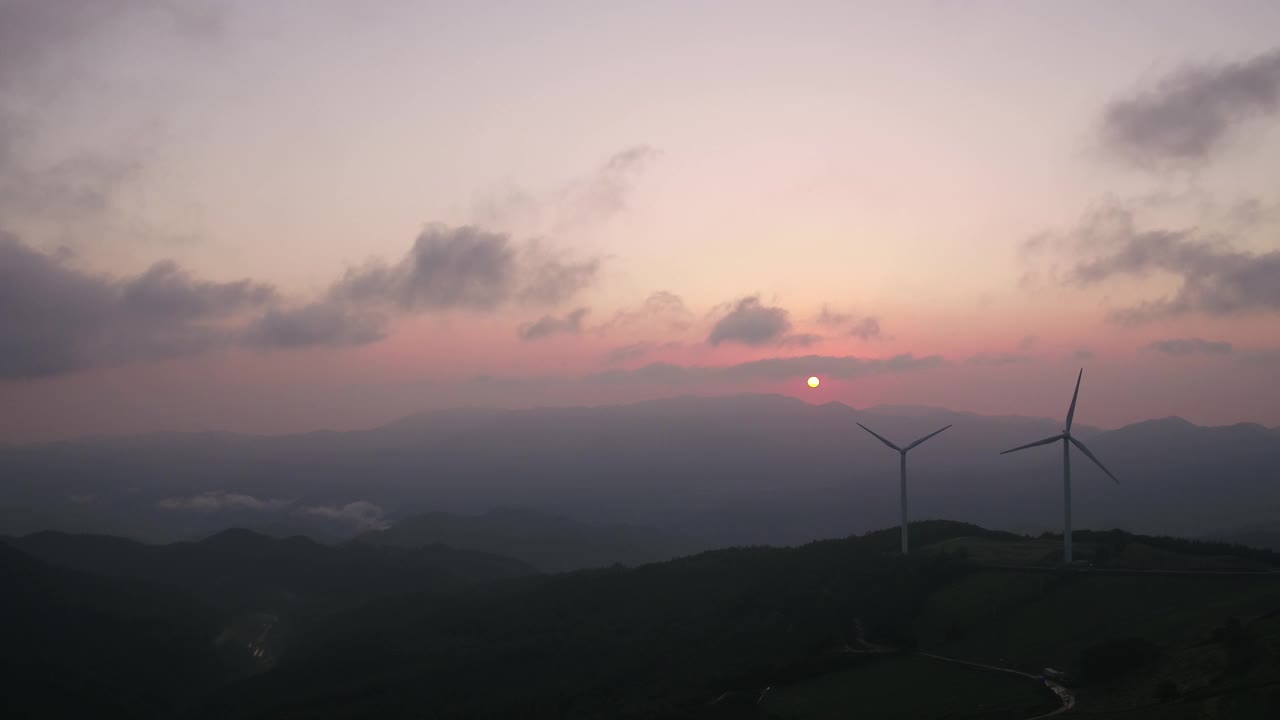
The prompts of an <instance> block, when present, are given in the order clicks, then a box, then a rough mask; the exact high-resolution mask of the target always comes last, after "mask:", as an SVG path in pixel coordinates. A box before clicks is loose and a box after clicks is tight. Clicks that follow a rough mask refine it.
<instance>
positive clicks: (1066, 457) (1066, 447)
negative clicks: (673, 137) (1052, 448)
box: [1000, 368, 1120, 563]
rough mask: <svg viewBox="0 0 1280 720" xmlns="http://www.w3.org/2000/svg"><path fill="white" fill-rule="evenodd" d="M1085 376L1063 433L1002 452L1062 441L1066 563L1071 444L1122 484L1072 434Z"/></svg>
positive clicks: (1067, 555)
mask: <svg viewBox="0 0 1280 720" xmlns="http://www.w3.org/2000/svg"><path fill="white" fill-rule="evenodd" d="M1083 377H1084V368H1081V369H1080V374H1079V375H1077V376H1076V391H1075V393H1074V394H1073V395H1072V396H1071V409H1070V410H1067V426H1066V427H1065V428H1063V430H1062V434H1060V435H1054V436H1053V437H1050V438H1045V439H1044V440H1037V441H1035V442H1033V443H1027V444H1026V445H1020V446H1018V447H1016V448H1013V449H1012V450H1005V451H1004V452H1002V453H1000V454H1001V455H1005V454H1007V453H1011V452H1017V451H1019V450H1026V449H1027V448H1033V447H1036V446H1038V445H1049V444H1051V443H1056V442H1058V441H1059V440H1061V441H1062V561H1063V562H1065V563H1070V562H1071V446H1072V445H1075V446H1076V448H1078V449H1079V450H1080V452H1082V453H1084V456H1085V457H1087V458H1089V459H1090V460H1092V461H1093V462H1094V464H1095V465H1097V466H1098V467H1100V468H1102V472H1104V473H1106V474H1107V477H1109V478H1111V479H1112V480H1115V483H1116V484H1117V485H1119V484H1120V481H1119V480H1117V479H1116V476H1115V475H1112V474H1111V471H1110V470H1108V469H1107V467H1106V466H1105V465H1103V464H1102V461H1101V460H1099V459H1098V458H1096V457H1094V454H1093V453H1091V452H1089V448H1087V447H1085V446H1084V443H1082V442H1080V441H1079V440H1077V439H1075V438H1074V437H1072V436H1071V420H1072V419H1073V418H1075V416H1076V398H1078V397H1079V396H1080V379H1081V378H1083Z"/></svg>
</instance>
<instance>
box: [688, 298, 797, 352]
mask: <svg viewBox="0 0 1280 720" xmlns="http://www.w3.org/2000/svg"><path fill="white" fill-rule="evenodd" d="M790 330H791V319H790V313H788V312H787V311H786V310H785V309H783V308H780V307H769V306H767V305H763V304H761V303H760V298H759V297H755V296H752V297H746V298H743V299H741V300H739V301H738V302H737V303H736V304H735V305H734V306H733V309H732V310H730V311H729V313H728V314H727V315H725V316H724V317H722V318H720V320H719V321H717V322H716V324H715V326H714V327H712V328H711V335H710V336H709V337H708V338H707V342H709V343H711V344H712V345H719V344H720V343H724V342H737V343H742V344H744V345H772V344H775V343H778V342H780V341H781V340H782V339H783V338H784V337H786V335H787V332H788V331H790Z"/></svg>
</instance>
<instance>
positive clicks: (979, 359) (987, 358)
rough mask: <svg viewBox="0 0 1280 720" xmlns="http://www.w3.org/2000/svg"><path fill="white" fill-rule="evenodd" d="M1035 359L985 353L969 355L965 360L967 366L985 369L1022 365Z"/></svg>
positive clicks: (1017, 355) (1009, 354) (1016, 355)
mask: <svg viewBox="0 0 1280 720" xmlns="http://www.w3.org/2000/svg"><path fill="white" fill-rule="evenodd" d="M1034 359H1035V358H1033V357H1031V356H1030V355H1021V354H1016V353H987V352H982V353H978V354H976V355H971V356H969V357H968V358H966V359H965V362H966V363H968V364H969V365H981V366H986V367H1000V366H1002V365H1022V364H1025V363H1029V362H1031V361H1033V360H1034Z"/></svg>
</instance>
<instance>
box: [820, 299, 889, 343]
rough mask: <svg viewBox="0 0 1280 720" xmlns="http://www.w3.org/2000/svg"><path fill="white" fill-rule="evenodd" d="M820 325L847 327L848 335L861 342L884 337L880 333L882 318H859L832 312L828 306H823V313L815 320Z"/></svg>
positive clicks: (853, 315)
mask: <svg viewBox="0 0 1280 720" xmlns="http://www.w3.org/2000/svg"><path fill="white" fill-rule="evenodd" d="M814 320H816V321H817V322H818V324H819V325H826V326H828V327H841V326H844V327H847V328H848V333H847V334H848V335H851V336H853V337H856V338H858V339H859V340H878V339H880V338H881V337H882V335H881V331H880V318H878V317H876V316H874V315H868V316H865V317H859V316H857V315H855V314H853V313H845V312H839V311H836V310H832V309H831V308H830V307H828V306H827V305H825V304H824V305H823V306H822V311H821V312H820V313H818V316H817V317H816V318H814Z"/></svg>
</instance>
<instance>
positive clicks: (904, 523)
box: [858, 423, 951, 555]
mask: <svg viewBox="0 0 1280 720" xmlns="http://www.w3.org/2000/svg"><path fill="white" fill-rule="evenodd" d="M858 427H860V428H862V429H863V430H866V431H867V432H869V433H871V434H872V435H875V436H876V438H878V439H879V440H880V442H882V443H884V444H885V445H888V446H889V447H891V448H893V449H894V450H897V451H898V453H899V455H901V456H902V465H901V467H902V476H901V482H900V485H901V490H902V554H903V555H906V554H907V452H908V451H909V450H911V448H913V447H915V446H917V445H919V444H920V443H922V442H924V441H925V440H928V439H929V438H931V437H933V436H934V435H937V434H938V433H940V432H942V430H946V429H947V428H949V427H951V426H950V425H948V426H947V427H944V428H942V430H934V431H933V432H931V433H929V434H928V435H925V436H924V437H922V438H920V439H919V440H917V441H915V442H913V443H911V444H910V445H908V446H906V447H904V448H900V447H898V446H897V445H894V444H893V443H891V442H889V441H888V440H886V439H884V437H882V436H881V435H880V434H878V433H877V432H876V431H875V430H872V429H871V428H869V427H867V426H866V425H863V424H862V423H858Z"/></svg>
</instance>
